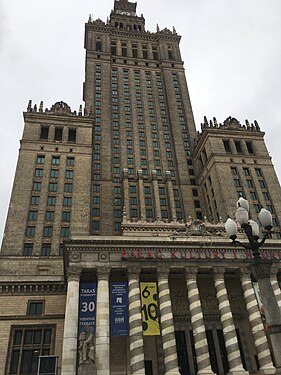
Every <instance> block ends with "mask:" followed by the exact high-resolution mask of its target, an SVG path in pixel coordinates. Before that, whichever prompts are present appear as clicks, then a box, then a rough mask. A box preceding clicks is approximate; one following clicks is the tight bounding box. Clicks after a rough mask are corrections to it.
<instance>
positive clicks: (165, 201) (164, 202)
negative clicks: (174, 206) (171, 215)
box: [160, 198, 167, 206]
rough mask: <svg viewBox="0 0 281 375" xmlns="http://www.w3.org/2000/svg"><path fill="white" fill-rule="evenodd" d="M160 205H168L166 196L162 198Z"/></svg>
mask: <svg viewBox="0 0 281 375" xmlns="http://www.w3.org/2000/svg"><path fill="white" fill-rule="evenodd" d="M160 205H161V206H167V200H166V198H160Z"/></svg>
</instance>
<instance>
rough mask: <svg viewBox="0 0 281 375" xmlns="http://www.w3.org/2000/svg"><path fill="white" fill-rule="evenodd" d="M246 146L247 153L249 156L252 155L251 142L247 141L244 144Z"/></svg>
mask: <svg viewBox="0 0 281 375" xmlns="http://www.w3.org/2000/svg"><path fill="white" fill-rule="evenodd" d="M246 146H247V150H248V152H249V154H253V153H254V150H253V144H252V142H251V141H247V142H246Z"/></svg>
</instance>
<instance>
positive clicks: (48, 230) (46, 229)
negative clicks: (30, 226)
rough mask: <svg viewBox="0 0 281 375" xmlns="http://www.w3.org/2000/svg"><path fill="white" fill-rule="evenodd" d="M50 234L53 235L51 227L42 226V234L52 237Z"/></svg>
mask: <svg viewBox="0 0 281 375" xmlns="http://www.w3.org/2000/svg"><path fill="white" fill-rule="evenodd" d="M52 235H53V227H44V230H43V236H44V237H52Z"/></svg>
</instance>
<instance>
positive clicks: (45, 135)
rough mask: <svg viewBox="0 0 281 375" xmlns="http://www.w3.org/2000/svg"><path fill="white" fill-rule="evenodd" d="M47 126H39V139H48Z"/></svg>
mask: <svg viewBox="0 0 281 375" xmlns="http://www.w3.org/2000/svg"><path fill="white" fill-rule="evenodd" d="M48 136H49V126H41V132H40V139H48Z"/></svg>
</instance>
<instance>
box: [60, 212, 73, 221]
mask: <svg viewBox="0 0 281 375" xmlns="http://www.w3.org/2000/svg"><path fill="white" fill-rule="evenodd" d="M61 219H62V221H70V219H71V212H69V211H63V212H62V218H61Z"/></svg>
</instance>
